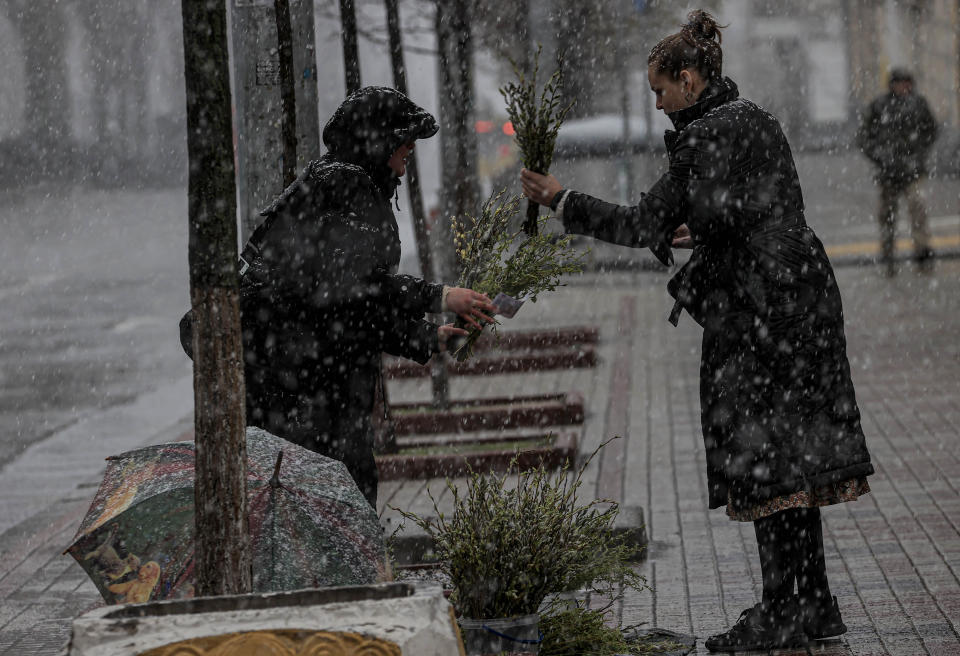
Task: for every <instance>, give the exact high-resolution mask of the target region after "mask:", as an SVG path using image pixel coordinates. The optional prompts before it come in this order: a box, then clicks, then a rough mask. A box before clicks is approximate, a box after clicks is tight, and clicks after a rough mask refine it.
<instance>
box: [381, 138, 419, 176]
mask: <svg viewBox="0 0 960 656" xmlns="http://www.w3.org/2000/svg"><path fill="white" fill-rule="evenodd" d="M413 147H414V143H413V142H412V141H411V142H410V143H405V144H403V145H402V146H400V147H399V148H397V150H396V151H395V152H394V153H393V155H392V156H391V157H390V161H389V162H387V165H388V166H389V167H390V169H391V170H392V171H393V172H394V174H395V175H396V176H397V177H398V178H399V177H402V176H403V174H404V173H406V172H407V157H409V156H410V153H412V152H413Z"/></svg>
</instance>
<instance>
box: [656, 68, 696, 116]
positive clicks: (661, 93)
mask: <svg viewBox="0 0 960 656" xmlns="http://www.w3.org/2000/svg"><path fill="white" fill-rule="evenodd" d="M647 78H648V79H649V81H650V90H651V91H653V93H654V95H655V96H656V97H657V109H659V110H660V111H662V112H663V113H664V114H671V113H673V112H676V111H679V110H681V109H686V108H687V107H689V106H690V105H692V104H693V99H688V98H687V94H688V93H689V92H690V84H691V82H692V80H691V76H690V73H689V72H687V71H685V70H684V71H680V77H679V78H678V79H674V78H673V76H672V75H670V74H669V73H667V72H665V71H664V72H660V71H658V70H657V66H656V64H655V63H654V64H651V65H650V66H648V67H647Z"/></svg>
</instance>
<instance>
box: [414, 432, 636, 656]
mask: <svg viewBox="0 0 960 656" xmlns="http://www.w3.org/2000/svg"><path fill="white" fill-rule="evenodd" d="M600 448H602V446H601V447H599V448H598V449H597V451H594V453H593V454H592V455H591V456H590V458H588V459H587V461H586V462H585V463H584V464H583V465H582V466H581V467H580V468H579V469H576V470H572V468H571V466H570V465H569V463H568V464H567V465H566V466H564V467H562V468H560V469H559V470H556V471H549V470H548V469H547V468H545V467H544V466H540V467H537V468H535V469H530V470H527V471H518V469H519V468H518V467H517V463H516V460H514V462H513V463H512V464H511V468H510V470H509V471H507V472H506V473H503V474H478V473H474V474H472V475H471V476H470V478H469V479H468V481H467V483H466V487H465V489H462V490H461V489H459V488H458V487H457V486H456V485H454V484H453V483H452V482H451V481H449V480H448V481H447V486H448V488H449V491H450V494H451V496H452V499H453V502H452V505H453V509H452V511H448V512H446V513H444V512H441V510H440V508H439V507H438V504H437V501H436V499H435V498H434V497H433V495H432V494H431V495H430V498H431V500H432V501H433V512H434V516H433V517H422V516H420V515H417V514H415V513H412V512H407V511H405V510H403V509H400V508H396V510H398V511H399V512H400V513H401V514H402V515H403V516H404V517H405V518H407V519H409V520H410V521H412V522H413V523H414V524H416V525H417V526H419V527H420V528H421V529H422V530H423V531H424V532H425V533H427V534H428V535H429V537H430V538H431V539H432V540H433V543H434V554H435V557H436V561H437V565H438V567H439V569H440V570H441V572H442V575H443V576H445V577H446V578H447V579H448V580H449V581H450V583H451V585H452V586H453V592H452V594H451V596H450V601H451V602H452V603H453V606H454V608H455V610H456V611H457V614H458V616H459V617H460V620H459V621H460V625H461V629H462V630H463V633H464V640H465V643H466V646H467V653H468V654H485V653H500V652H501V651H506V652H508V653H510V652H536V651H537V649H538V648H539V646H540V643H541V642H542V641H544V640H546V637H545V631H544V630H543V628H542V627H541V626H540V625H539V618H540V613H541V611H542V610H543V609H545V610H544V612H547V613H548V614H549V613H551V612H552V611H551V610H550V609H551V608H552V607H553V606H554V605H555V604H557V605H559V606H560V607H561V608H563V607H564V604H565V603H566V602H563V601H550V599H551V598H554V599H559V597H557V595H559V594H561V593H564V592H567V591H571V590H580V591H583V593H584V594H591V595H599V596H601V597H603V598H607V599H619V598H620V597H622V596H623V594H624V592H625V591H628V590H637V591H639V590H643V589H645V588H646V580H645V579H644V578H643V576H641V575H640V574H639V573H638V572H637V571H636V570H635V569H634V567H633V566H632V563H631V560H632V557H633V554H634V553H635V549H634V548H633V547H631V546H630V545H629V544H627V542H626V538H625V536H624V535H623V534H617V533H615V532H614V531H613V526H614V521H615V520H616V517H617V513H618V506H617V504H616V503H613V502H612V501H610V500H606V499H594V500H592V501H588V502H585V503H581V501H580V498H579V492H580V487H581V483H582V478H583V473H584V470H585V469H586V467H587V465H588V464H589V463H590V461H591V460H592V458H593V457H594V456H595V455H596V453H597V452H598V451H599V450H600ZM561 612H562V611H561ZM564 617H565V618H566V617H569V616H564ZM566 623H567V624H569V621H567V622H566ZM563 643H564V644H566V641H563ZM547 644H549V643H547Z"/></svg>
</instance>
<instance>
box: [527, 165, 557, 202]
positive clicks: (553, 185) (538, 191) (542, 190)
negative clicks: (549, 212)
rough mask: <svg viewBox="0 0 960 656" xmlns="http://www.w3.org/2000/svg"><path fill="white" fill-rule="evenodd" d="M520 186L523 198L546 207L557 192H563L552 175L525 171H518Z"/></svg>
mask: <svg viewBox="0 0 960 656" xmlns="http://www.w3.org/2000/svg"><path fill="white" fill-rule="evenodd" d="M520 184H521V185H523V195H524V196H526V197H527V198H529V199H530V200H533V201H536V202H538V203H540V204H541V205H546V206H548V207H549V206H550V201H552V200H553V197H554V196H556V195H557V192H560V191H563V185H562V184H560V182H559V181H558V180H557V179H556V178H555V177H553V176H552V175H540V174H539V173H534V172H533V171H530V170H527V169H522V170H521V171H520Z"/></svg>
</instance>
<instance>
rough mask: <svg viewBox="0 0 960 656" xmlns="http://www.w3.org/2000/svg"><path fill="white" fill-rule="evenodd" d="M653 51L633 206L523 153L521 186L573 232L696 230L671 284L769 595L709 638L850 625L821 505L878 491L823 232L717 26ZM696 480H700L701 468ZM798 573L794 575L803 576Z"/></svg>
mask: <svg viewBox="0 0 960 656" xmlns="http://www.w3.org/2000/svg"><path fill="white" fill-rule="evenodd" d="M688 18H689V22H688V23H687V24H686V25H684V26H683V28H682V29H681V30H680V32H679V33H677V34H673V35H671V36H668V37H666V38H665V39H663V40H662V41H660V43H658V44H657V45H656V46H655V47H654V48H653V50H652V51H651V52H650V56H649V58H648V77H649V81H650V87H651V89H652V90H653V92H654V93H655V94H656V97H657V109H660V110H662V111H663V112H664V113H666V114H667V116H668V117H669V118H670V120H671V121H672V122H673V125H674V127H675V128H676V130H675V131H670V132H667V134H666V137H665V139H666V142H667V151H668V155H669V160H670V161H669V169H668V170H667V172H666V173H665V174H664V175H663V176H662V177H661V178H660V180H659V181H657V182H656V183H655V184H654V185H653V187H651V189H650V190H649V191H648V192H647V193H646V194H642V195H641V198H640V202H639V203H638V204H637V205H634V206H630V207H627V206H620V205H614V204H611V203H607V202H604V201H602V200H600V199H598V198H594V197H592V196H588V195H587V194H583V193H579V192H576V191H571V190H566V189H564V188H563V186H562V185H561V184H560V183H559V182H558V181H557V180H556V178H554V177H553V176H543V175H539V174H536V173H533V172H531V171H528V170H524V171H523V172H522V173H521V179H522V183H523V190H524V193H525V194H526V195H527V196H528V197H529V198H533V199H536V200H537V201H539V202H540V203H541V204H544V205H550V206H551V207H553V208H554V210H555V211H556V212H557V216H558V218H560V220H561V221H562V222H563V224H564V226H565V227H566V230H567V231H568V232H574V233H579V234H583V235H590V236H593V237H596V238H598V239H603V240H604V241H609V242H612V243H616V244H622V245H626V246H632V247H635V248H640V247H644V246H647V247H649V248H651V250H653V252H654V254H656V255H657V257H659V258H660V259H661V260H663V261H664V262H665V263H667V262H672V254H671V251H670V247H671V245H672V246H673V247H675V248H677V247H691V246H692V248H693V253H692V254H691V256H690V260H689V261H688V263H687V264H686V265H685V266H684V267H683V268H682V269H681V270H680V272H679V273H678V274H677V275H676V276H675V277H674V278H673V279H672V280H671V281H670V283H669V284H668V287H667V288H668V290H669V291H670V293H671V294H672V295H673V296H674V298H675V299H676V301H677V303H676V305H675V307H674V312H673V313H672V314H671V321H673V322H674V323H676V321H677V319H678V318H679V315H680V312H681V310H687V312H689V314H690V315H691V316H692V317H693V318H694V320H696V321H697V323H699V324H700V325H701V326H702V327H703V346H702V350H701V353H702V360H701V365H700V413H701V426H702V431H703V439H704V446H705V452H706V469H707V476H706V477H707V485H708V492H709V504H710V507H711V508H718V507H721V506H726V510H727V514H728V515H729V516H730V518H731V519H734V520H737V521H751V522H753V524H754V528H755V530H756V535H757V543H758V548H759V555H760V567H761V570H762V573H763V599H762V601H761V602H760V603H759V604H757V605H756V606H754V607H752V608H749V609H747V610H745V611H743V613H742V614H741V615H740V619H739V621H738V622H737V623H736V624H735V625H734V626H733V627H732V628H731V629H730V630H729V631H727V632H726V633H723V634H720V635H716V636H713V637H711V638H709V639H708V640H707V641H706V646H707V648H708V649H710V650H711V651H745V650H754V649H761V650H767V649H773V648H777V647H786V646H794V645H801V644H805V643H806V642H807V640H808V639H818V638H826V637H831V636H836V635H839V634H842V633H844V632H845V631H846V627H845V626H844V624H843V621H842V619H841V616H840V609H839V608H838V606H837V601H836V598H835V597H833V595H832V594H831V592H830V585H829V583H828V581H827V572H826V566H825V563H824V553H823V534H822V527H821V520H820V506H824V505H829V504H834V503H840V502H845V501H851V500H854V499H856V498H857V497H858V496H860V495H862V494H865V493H866V492H868V491H869V486H868V484H867V478H866V477H867V476H868V475H870V474H872V473H873V466H872V465H871V463H870V455H869V453H868V452H867V447H866V443H865V440H864V435H863V430H862V429H861V427H860V411H859V409H858V407H857V402H856V398H855V394H854V389H853V382H852V381H851V378H850V365H849V363H848V361H847V355H846V340H845V338H844V331H843V311H842V306H841V301H840V292H839V290H838V288H837V282H836V278H835V277H834V275H833V270H832V268H831V266H830V262H829V260H828V259H827V255H826V253H825V252H824V248H823V244H821V242H820V240H819V239H818V238H817V236H816V235H815V234H814V232H813V230H812V229H811V228H810V227H809V226H808V225H807V223H806V221H805V220H804V215H803V195H802V193H801V191H800V181H799V179H798V177H797V171H796V167H795V166H794V162H793V155H792V154H791V151H790V146H789V144H788V143H787V140H786V138H785V137H784V134H783V131H782V130H781V128H780V124H779V123H778V122H777V119H776V118H774V117H773V116H772V115H771V114H769V113H768V112H766V111H764V110H763V109H761V108H760V107H758V106H757V105H755V104H754V103H752V102H750V101H748V100H745V99H743V98H740V97H739V94H738V91H737V86H736V84H734V83H733V81H732V80H730V79H729V78H726V77H723V76H722V75H721V64H722V60H723V53H722V51H721V49H720V29H719V27H718V26H717V23H716V21H715V19H714V18H713V17H712V16H710V14H708V13H706V12H704V11H694V12H691V13H690V14H689V17H688ZM687 484H690V485H695V484H696V483H695V482H694V481H688V482H687ZM794 588H796V593H795V592H794Z"/></svg>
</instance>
